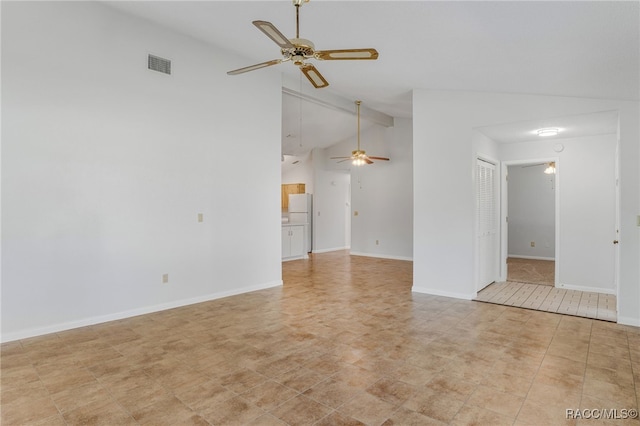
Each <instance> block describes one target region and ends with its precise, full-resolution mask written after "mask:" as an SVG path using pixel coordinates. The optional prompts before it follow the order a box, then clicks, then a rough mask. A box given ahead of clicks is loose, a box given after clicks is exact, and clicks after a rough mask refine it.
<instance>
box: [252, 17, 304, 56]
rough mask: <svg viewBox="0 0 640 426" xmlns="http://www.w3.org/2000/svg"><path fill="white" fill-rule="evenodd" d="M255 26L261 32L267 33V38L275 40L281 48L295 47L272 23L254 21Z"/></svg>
mask: <svg viewBox="0 0 640 426" xmlns="http://www.w3.org/2000/svg"><path fill="white" fill-rule="evenodd" d="M253 25H255V26H256V27H258V29H259V30H260V31H262V32H263V33H265V34H266V35H267V37H269V38H270V39H271V40H273V41H274V42H275V43H276V44H277V45H278V46H280V48H282V49H291V48H293V47H294V46H293V44H291V42H290V41H289V39H288V38H287V37H286V36H285V35H284V34H282V33H281V32H280V30H278V29H277V28H276V27H275V25H273V24H272V23H271V22H267V21H253Z"/></svg>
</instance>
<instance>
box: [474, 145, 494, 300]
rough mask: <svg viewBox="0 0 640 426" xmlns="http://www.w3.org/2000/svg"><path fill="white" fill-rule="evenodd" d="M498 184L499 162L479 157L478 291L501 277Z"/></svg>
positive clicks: (477, 186) (477, 196) (477, 200)
mask: <svg viewBox="0 0 640 426" xmlns="http://www.w3.org/2000/svg"><path fill="white" fill-rule="evenodd" d="M497 183H498V180H497V176H496V165H495V164H493V163H490V162H488V161H486V160H483V159H480V158H478V159H477V161H476V239H477V241H476V249H477V266H478V270H477V276H478V283H477V288H476V290H477V291H480V290H482V289H483V288H485V287H486V286H488V285H489V284H491V283H492V282H494V281H496V279H497V278H498V276H499V270H500V269H499V265H500V244H499V238H500V235H499V232H498V223H499V215H498V211H499V209H498V204H497V202H498V197H497V192H498V191H497V187H496V185H497Z"/></svg>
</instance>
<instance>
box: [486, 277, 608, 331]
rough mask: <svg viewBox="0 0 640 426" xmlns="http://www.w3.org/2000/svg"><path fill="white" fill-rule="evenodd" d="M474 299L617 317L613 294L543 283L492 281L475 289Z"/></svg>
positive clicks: (600, 318) (605, 317)
mask: <svg viewBox="0 0 640 426" xmlns="http://www.w3.org/2000/svg"><path fill="white" fill-rule="evenodd" d="M475 300H477V301H480V302H489V303H496V304H499V305H507V306H515V307H520V308H526V309H535V310H538V311H546V312H557V313H559V314H565V315H576V316H580V317H586V318H594V319H599V320H603V321H612V322H616V321H617V318H618V315H617V313H616V296H615V295H612V294H602V293H592V292H587V291H576V290H567V289H562V288H555V287H550V286H547V285H539V284H529V283H519V282H509V281H507V282H500V283H493V284H490V285H489V286H487V287H485V288H484V289H483V290H481V291H480V292H478V296H477V297H476V299H475Z"/></svg>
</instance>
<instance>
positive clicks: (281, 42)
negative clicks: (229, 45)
mask: <svg viewBox="0 0 640 426" xmlns="http://www.w3.org/2000/svg"><path fill="white" fill-rule="evenodd" d="M308 1H309V0H293V5H294V6H295V8H296V37H295V38H292V39H288V38H287V37H285V36H284V35H283V34H282V33H281V32H280V31H279V30H278V29H277V28H276V27H275V26H274V25H273V24H272V23H271V22H267V21H253V25H255V26H256V27H257V28H258V29H259V30H260V31H262V32H263V33H265V34H266V35H267V37H269V38H270V39H271V40H273V41H274V42H275V43H276V44H277V45H278V46H280V52H281V53H282V57H283V58H282V59H273V60H271V61H267V62H262V63H260V64H255V65H250V66H248V67H244V68H239V69H237V70H232V71H229V72H227V74H229V75H237V74H242V73H245V72H248V71H253V70H257V69H260V68H265V67H269V66H271V65H277V64H280V63H282V62H288V61H292V62H293V63H294V65H297V66H298V67H299V68H300V71H302V73H303V74H304V75H305V77H307V79H309V81H310V82H311V84H312V85H313V86H314V87H315V88H316V89H320V88H323V87H327V86H328V85H329V83H328V82H327V80H326V79H325V78H324V77H323V76H322V74H320V72H319V71H318V70H317V69H316V67H315V66H313V64H310V63H309V62H307V60H308V59H319V60H347V59H359V60H362V59H378V52H377V51H376V49H342V50H315V46H314V44H313V43H312V42H311V41H310V40H306V39H304V38H300V6H302V3H303V2H308Z"/></svg>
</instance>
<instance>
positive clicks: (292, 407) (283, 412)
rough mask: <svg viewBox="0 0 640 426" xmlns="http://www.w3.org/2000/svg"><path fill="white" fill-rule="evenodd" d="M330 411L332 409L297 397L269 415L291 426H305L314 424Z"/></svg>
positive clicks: (302, 396)
mask: <svg viewBox="0 0 640 426" xmlns="http://www.w3.org/2000/svg"><path fill="white" fill-rule="evenodd" d="M332 411H333V409H332V408H330V407H327V406H326V405H323V404H320V403H319V402H316V401H314V400H313V399H311V398H308V397H306V396H304V395H298V396H296V397H294V398H291V399H290V400H288V401H287V402H285V403H284V404H282V405H280V406H279V407H277V408H276V409H274V410H272V411H271V414H273V415H274V416H275V417H277V418H279V419H281V420H283V421H284V422H285V423H288V424H291V425H297V424H300V425H306V424H312V423H315V422H316V421H318V420H320V419H322V418H323V417H325V416H326V415H328V414H329V413H331V412H332Z"/></svg>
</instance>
